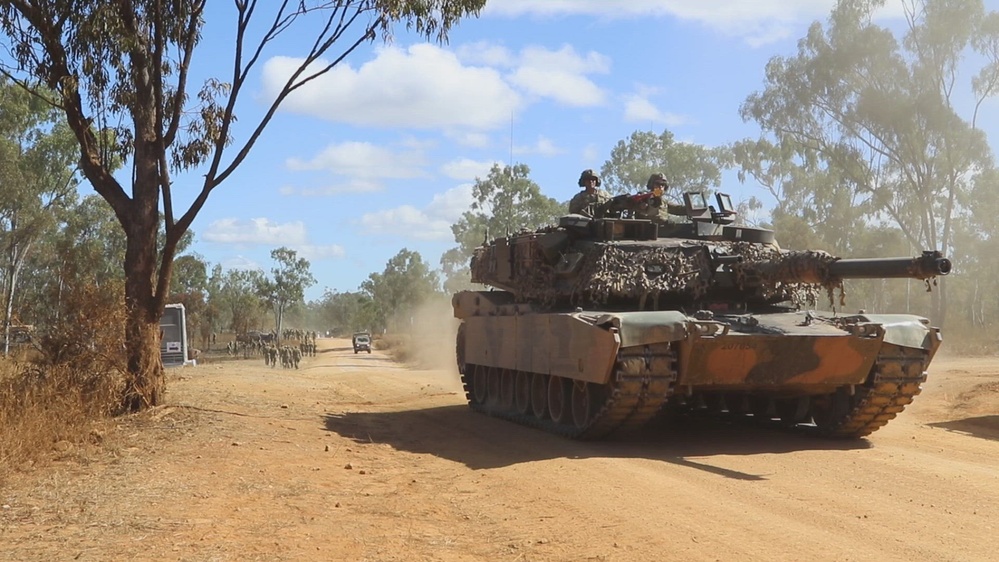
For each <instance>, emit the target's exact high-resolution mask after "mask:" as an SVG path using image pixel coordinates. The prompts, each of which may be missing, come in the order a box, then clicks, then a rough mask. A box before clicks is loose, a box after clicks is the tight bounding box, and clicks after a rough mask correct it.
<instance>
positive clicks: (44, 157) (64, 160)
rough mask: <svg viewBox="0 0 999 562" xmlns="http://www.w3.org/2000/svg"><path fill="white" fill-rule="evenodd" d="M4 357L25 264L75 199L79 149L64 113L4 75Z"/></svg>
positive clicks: (0, 234) (0, 254)
mask: <svg viewBox="0 0 999 562" xmlns="http://www.w3.org/2000/svg"><path fill="white" fill-rule="evenodd" d="M0 107H2V108H3V111H2V112H0V188H2V189H0V269H2V276H0V289H2V290H0V295H2V297H3V301H2V302H3V312H2V315H0V317H2V319H3V324H2V331H0V338H2V340H0V343H2V345H0V352H2V353H3V355H7V353H8V350H9V340H10V328H11V323H12V320H13V319H14V316H15V310H14V301H15V296H16V294H17V290H18V281H19V278H20V275H21V272H22V270H23V267H24V264H25V260H26V258H27V257H28V255H29V253H30V252H31V250H32V248H33V247H34V246H35V245H36V244H37V243H38V241H39V239H40V238H41V237H42V236H43V235H45V234H46V233H50V232H51V231H52V229H53V228H54V227H55V225H56V221H55V218H54V216H55V212H56V211H58V210H59V209H61V208H65V207H66V206H67V205H72V204H73V203H74V202H75V200H76V184H77V174H76V162H75V158H76V156H77V154H78V153H77V151H76V150H75V148H76V144H75V142H73V138H72V135H71V134H70V131H69V129H68V128H67V127H66V126H65V125H64V124H61V123H59V122H58V117H59V113H58V112H57V111H56V110H55V109H53V108H52V107H51V106H49V105H47V104H45V103H44V102H43V101H42V100H41V99H39V98H38V97H36V96H33V95H31V94H30V93H28V92H27V91H25V90H24V89H23V88H20V87H18V86H16V85H15V84H14V83H12V82H11V81H10V80H7V79H6V78H3V77H2V76H0Z"/></svg>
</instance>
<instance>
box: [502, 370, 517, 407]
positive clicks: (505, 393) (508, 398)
mask: <svg viewBox="0 0 999 562" xmlns="http://www.w3.org/2000/svg"><path fill="white" fill-rule="evenodd" d="M515 376H516V371H514V370H512V369H503V370H502V371H500V388H499V403H500V406H501V407H502V408H503V409H504V410H510V409H512V408H513V397H514V383H515V382H516V379H515V378H514V377H515Z"/></svg>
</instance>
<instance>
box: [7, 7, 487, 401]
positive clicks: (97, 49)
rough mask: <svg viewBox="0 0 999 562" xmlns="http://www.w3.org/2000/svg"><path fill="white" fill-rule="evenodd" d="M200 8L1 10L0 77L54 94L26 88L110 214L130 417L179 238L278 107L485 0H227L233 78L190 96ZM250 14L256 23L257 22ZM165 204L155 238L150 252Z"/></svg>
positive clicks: (143, 396)
mask: <svg viewBox="0 0 999 562" xmlns="http://www.w3.org/2000/svg"><path fill="white" fill-rule="evenodd" d="M206 4H207V2H206V0H177V1H173V2H159V1H157V2H150V1H148V0H121V1H117V2H113V3H107V2H52V1H50V0H23V1H18V2H5V3H0V34H2V35H3V39H4V41H3V43H4V45H5V46H6V47H7V49H6V52H7V55H8V56H7V57H4V58H3V59H2V60H0V73H2V74H6V75H8V76H11V77H14V78H15V80H17V81H18V82H19V83H20V84H22V85H23V86H25V87H26V88H32V87H37V86H39V85H44V86H46V87H47V88H48V89H49V90H50V91H43V90H41V89H40V88H36V93H38V95H40V96H44V97H47V99H48V100H49V102H50V103H51V105H52V106H53V107H58V108H60V109H61V110H62V113H63V116H64V118H65V120H66V123H67V124H68V126H69V129H71V130H72V132H73V136H74V137H75V141H76V143H77V146H78V149H79V151H78V153H77V154H78V156H79V159H78V161H79V162H80V167H81V171H82V173H83V175H84V176H85V177H86V178H87V180H89V181H90V183H91V185H92V186H93V187H94V189H95V190H96V191H97V193H98V194H100V196H101V197H103V198H104V200H105V201H107V203H108V204H109V205H110V206H111V208H112V209H114V213H115V216H117V217H118V220H119V221H120V222H121V226H122V229H123V231H124V232H125V243H126V252H125V259H124V262H123V265H124V272H125V280H126V282H125V285H124V293H125V301H126V310H127V311H128V313H129V316H128V319H127V323H126V324H127V325H126V327H125V333H126V334H128V337H127V338H126V346H125V347H126V354H127V355H128V370H129V373H130V374H131V375H132V376H133V378H134V381H133V385H132V388H133V389H134V394H133V395H131V396H129V397H128V400H129V402H130V407H131V408H133V409H138V408H141V407H144V406H150V405H155V404H157V403H158V402H159V401H160V397H161V396H162V394H163V392H162V391H163V389H164V386H165V385H164V377H163V372H162V367H161V366H160V365H159V361H158V357H155V356H153V354H155V353H157V349H158V346H157V345H156V342H155V341H152V340H153V339H154V338H155V334H156V333H157V330H156V325H155V323H156V322H158V319H159V318H160V315H161V314H162V311H163V306H164V304H165V303H166V299H167V297H168V294H169V282H170V277H171V270H172V267H173V260H174V257H175V256H176V255H178V250H179V246H180V244H181V241H182V239H183V237H184V236H185V234H186V233H187V231H188V229H189V228H190V226H191V224H192V222H193V221H194V218H195V217H196V216H197V214H198V213H199V212H200V211H201V209H202V207H203V206H204V204H205V202H206V201H207V200H208V197H209V195H210V193H211V192H212V190H214V189H215V188H216V187H218V186H219V185H220V184H221V183H222V182H224V181H225V180H226V179H227V178H228V177H229V176H230V175H231V174H232V173H233V171H235V169H236V168H237V167H238V166H239V165H240V164H241V163H242V162H243V161H244V160H245V159H246V158H247V156H248V155H249V153H250V151H251V149H252V148H253V146H254V145H255V143H256V141H257V140H258V139H259V138H260V135H261V134H262V133H263V131H264V129H265V128H266V126H267V125H268V123H269V122H270V119H271V117H272V116H273V115H274V113H275V112H276V111H277V109H278V108H279V106H280V105H281V104H282V103H283V102H284V100H285V99H286V98H287V97H288V96H289V95H290V94H291V93H292V92H293V91H294V90H296V89H298V88H299V87H301V86H302V85H304V84H306V83H307V82H308V81H310V80H312V79H314V78H316V77H317V76H319V75H321V74H324V73H326V72H328V71H329V70H331V69H332V68H333V67H334V66H335V65H337V64H338V63H339V62H340V61H342V60H344V58H346V57H347V56H348V55H349V54H350V53H351V52H353V51H354V50H355V49H356V48H357V47H358V46H360V45H362V44H366V43H370V42H372V41H374V40H375V38H376V37H378V36H379V35H381V36H382V37H384V38H386V39H387V38H389V37H390V36H391V32H392V29H393V26H394V25H396V24H399V23H402V24H404V25H406V26H407V27H411V28H414V29H415V30H416V32H417V33H419V34H421V35H423V36H425V37H427V38H428V39H430V38H432V39H435V40H437V41H438V42H444V41H446V40H447V36H448V32H449V31H450V29H451V28H452V26H453V25H455V24H456V23H457V22H458V21H459V20H460V19H461V18H463V17H466V16H474V15H476V14H478V11H479V10H480V9H481V8H482V6H483V5H484V4H485V0H345V1H342V2H325V1H318V0H317V1H301V2H280V3H268V4H267V5H268V7H270V8H271V10H270V12H271V13H270V14H262V15H258V14H259V11H263V8H261V7H260V6H258V3H257V2H235V3H234V5H233V11H234V14H233V15H234V19H235V31H234V34H235V37H236V42H235V43H236V44H235V45H234V51H233V63H232V64H231V65H228V68H231V69H232V74H231V75H230V76H228V77H224V78H217V77H208V78H206V79H205V81H204V83H203V84H202V86H201V88H200V90H199V92H198V93H197V94H196V95H191V93H190V92H188V84H189V82H190V79H191V76H190V73H189V71H190V64H191V60H192V59H193V57H194V53H195V50H196V48H197V46H198V44H199V42H200V39H201V33H202V28H203V25H204V10H205V6H206ZM258 8H260V10H258ZM255 15H257V16H258V18H263V21H262V25H258V24H257V18H254V17H253V16H255ZM303 28H304V29H303ZM296 33H298V34H299V37H302V38H303V43H302V44H303V45H304V50H305V54H304V56H303V57H302V58H301V65H300V66H299V67H298V68H297V69H296V70H295V71H293V72H292V75H291V76H290V77H289V78H288V81H287V82H286V83H285V85H284V87H283V88H282V89H281V91H280V92H278V93H277V95H276V96H275V98H274V99H273V101H272V102H271V103H270V105H269V106H268V107H267V108H266V109H265V111H264V112H263V114H262V117H261V118H260V120H259V121H258V122H257V123H256V124H253V123H250V124H249V128H248V129H246V130H249V131H250V133H249V136H248V137H247V139H246V140H245V142H243V143H242V144H241V145H239V146H236V147H234V146H233V145H234V144H235V143H234V140H235V139H234V138H233V136H232V124H233V122H234V120H235V118H236V117H235V115H236V107H237V101H238V99H239V97H240V94H241V93H242V92H243V86H244V85H245V84H246V81H247V79H248V78H249V77H250V76H255V75H256V72H255V70H256V69H255V66H256V64H257V63H259V62H260V61H261V60H266V59H267V58H268V56H269V51H268V47H273V46H274V45H275V44H277V43H281V44H282V45H283V47H282V48H285V47H287V43H284V42H281V41H278V38H279V37H280V36H282V35H283V36H285V37H288V36H291V37H295V34H296ZM334 47H336V48H334ZM341 47H342V49H341ZM338 51H339V52H338ZM282 54H288V53H287V52H284V53H282ZM328 61H333V62H328ZM223 67H226V65H223ZM194 87H197V86H194ZM230 149H231V150H230ZM125 159H128V160H130V162H131V163H132V174H130V176H129V178H130V180H131V186H123V185H122V184H121V183H119V180H118V179H117V178H116V177H115V176H114V174H113V172H114V169H115V168H116V166H117V163H118V162H120V161H123V160H125ZM202 165H203V166H205V167H206V169H205V171H204V173H203V174H201V177H203V183H202V185H201V190H200V192H199V193H198V194H197V195H196V196H195V197H194V199H193V202H192V203H191V205H190V207H189V208H188V209H187V210H186V211H185V210H182V209H178V210H177V211H178V212H175V209H174V201H173V193H172V183H173V181H172V178H171V174H172V173H174V172H176V171H178V170H186V169H190V168H193V167H197V166H202ZM126 187H128V188H130V189H126ZM161 209H162V220H163V224H164V226H165V229H164V237H163V240H162V243H161V244H159V245H158V244H157V236H158V234H159V227H160V220H161V215H160V210H161ZM280 321H281V319H280V311H279V314H278V324H279V325H280Z"/></svg>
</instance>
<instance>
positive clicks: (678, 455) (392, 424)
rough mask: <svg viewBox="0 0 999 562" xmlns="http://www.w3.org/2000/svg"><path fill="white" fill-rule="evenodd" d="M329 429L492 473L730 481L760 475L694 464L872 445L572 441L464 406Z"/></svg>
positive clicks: (688, 428) (732, 427) (366, 417)
mask: <svg viewBox="0 0 999 562" xmlns="http://www.w3.org/2000/svg"><path fill="white" fill-rule="evenodd" d="M324 427H325V429H327V430H328V431H333V432H336V433H338V434H340V435H341V436H343V437H347V438H349V439H353V440H354V441H356V442H358V443H364V444H367V443H386V444H389V445H391V446H392V447H394V448H396V449H399V450H404V451H409V452H412V453H418V454H430V455H435V456H438V457H441V458H446V459H449V460H451V461H454V462H459V463H461V464H464V465H465V466H467V467H469V468H471V469H475V470H477V469H489V468H498V467H503V466H509V465H514V464H518V463H526V462H534V461H539V460H548V459H553V458H590V457H602V458H639V459H649V460H658V461H662V462H667V463H672V464H677V465H683V466H688V467H691V468H696V469H700V470H707V471H710V472H714V473H717V474H720V475H722V476H725V477H728V478H736V479H742V480H758V479H762V477H760V476H756V475H751V474H744V473H741V472H735V471H727V470H724V469H720V468H718V467H713V466H709V465H706V464H701V463H698V462H695V461H692V460H690V459H691V458H699V457H712V456H715V455H736V456H741V455H756V454H782V453H791V452H795V451H802V450H838V451H843V450H856V449H867V448H870V447H871V446H872V445H871V443H870V442H868V441H866V440H849V441H843V440H828V439H821V438H817V437H813V436H808V435H807V434H805V433H803V432H802V431H798V430H776V429H771V428H764V427H755V426H752V425H751V424H748V423H743V422H733V421H729V420H714V419H685V418H681V419H679V420H675V421H672V422H656V423H655V424H653V425H652V426H650V427H647V428H645V429H644V430H643V431H641V432H639V433H637V434H635V435H627V436H619V437H616V438H611V439H609V440H606V441H573V440H569V439H564V438H561V437H558V436H555V435H550V434H548V433H544V432H542V431H540V430H537V429H532V428H528V427H522V426H519V425H516V424H514V423H511V422H507V421H503V420H499V419H496V418H490V417H488V416H484V415H481V414H477V413H474V412H472V411H470V410H469V409H468V408H467V407H465V406H457V405H455V406H441V407H435V408H427V409H421V410H405V411H398V412H345V413H335V414H334V413H328V414H326V416H325V418H324Z"/></svg>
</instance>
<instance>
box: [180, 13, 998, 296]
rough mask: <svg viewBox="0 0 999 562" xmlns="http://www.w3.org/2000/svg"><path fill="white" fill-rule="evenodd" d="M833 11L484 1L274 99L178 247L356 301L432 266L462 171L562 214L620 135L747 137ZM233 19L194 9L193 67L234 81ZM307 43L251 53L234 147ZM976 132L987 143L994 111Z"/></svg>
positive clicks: (188, 194) (454, 211) (699, 140)
mask: <svg viewBox="0 0 999 562" xmlns="http://www.w3.org/2000/svg"><path fill="white" fill-rule="evenodd" d="M223 4H224V3H215V4H213V6H212V8H213V9H220V6H222V5H223ZM261 4H263V5H265V6H268V5H269V3H268V2H262V3H261ZM986 4H987V5H988V6H990V8H991V9H996V7H994V6H991V2H987V3H986ZM833 5H834V0H799V1H797V2H793V3H790V2H784V1H782V0H755V1H739V0H701V1H699V2H696V3H695V2H689V1H687V0H629V1H627V2H609V1H599V0H489V2H488V4H487V6H486V9H485V10H484V11H483V13H482V15H481V16H480V17H479V18H478V19H470V20H466V21H464V22H462V23H461V24H460V25H459V26H458V27H457V28H456V29H454V30H453V31H452V33H451V35H450V42H449V44H447V45H445V46H438V45H435V44H429V43H425V42H422V41H420V40H418V39H416V38H414V37H413V36H411V35H407V34H406V33H404V32H403V31H402V30H399V31H398V33H397V34H396V36H395V37H394V40H393V41H392V42H391V43H390V44H387V45H386V44H384V43H382V42H381V41H377V42H376V43H374V44H372V45H370V46H362V47H361V48H359V49H358V50H357V51H355V52H354V54H353V55H352V56H350V57H349V58H348V59H346V60H345V61H344V62H343V63H341V65H339V66H338V67H337V68H335V69H334V70H333V71H332V72H331V73H329V74H328V75H326V76H325V77H323V78H321V79H319V80H316V81H315V82H314V84H313V85H312V86H311V87H308V88H305V89H303V91H301V92H300V93H299V94H297V95H293V96H292V97H291V98H289V99H288V100H286V102H285V104H284V105H283V107H282V109H281V110H280V111H279V112H278V113H277V114H276V115H275V116H274V119H273V120H272V122H271V123H270V125H269V127H268V129H267V130H266V131H265V132H264V135H263V137H262V139H261V140H260V141H259V142H258V143H257V145H256V146H255V147H254V149H253V151H252V152H251V154H250V156H249V158H248V159H247V160H246V161H245V162H244V163H243V164H242V166H241V167H240V168H239V169H238V170H237V172H236V173H234V174H233V175H232V176H231V177H230V178H229V179H228V180H227V181H226V182H225V183H223V184H222V185H221V186H219V187H218V188H216V190H215V191H214V192H213V193H212V195H211V197H210V198H209V200H208V203H207V204H206V205H205V207H204V209H203V210H202V211H201V213H200V214H199V215H198V218H197V219H196V220H195V222H194V225H193V227H192V228H193V230H194V231H195V235H196V241H195V243H194V246H193V248H191V250H189V251H193V252H196V253H198V254H200V255H201V256H202V257H203V258H204V259H206V260H207V261H208V262H210V263H211V264H221V265H222V266H223V267H224V268H261V269H263V270H265V271H269V270H270V268H271V266H272V265H273V264H272V262H271V259H270V251H271V250H272V249H274V248H278V247H281V246H285V247H289V248H292V249H294V250H296V251H297V252H298V254H299V255H300V256H301V257H305V258H306V259H308V260H309V261H310V262H311V269H312V273H313V275H314V276H315V277H316V279H317V284H316V285H315V286H314V287H312V288H311V289H309V290H308V291H307V293H306V298H307V299H308V300H315V299H319V298H320V297H321V296H322V294H323V292H324V291H325V290H326V289H327V288H329V289H334V290H338V291H353V290H357V288H358V286H359V285H360V283H361V282H362V281H363V280H364V279H366V278H367V277H368V275H369V274H370V273H372V272H376V271H378V272H380V271H382V270H383V269H384V267H385V263H386V262H387V261H388V260H389V259H390V258H391V257H392V256H394V255H395V254H396V253H398V252H399V251H400V250H401V249H402V248H408V249H410V250H415V251H418V252H419V253H420V254H421V255H422V256H423V258H424V259H425V260H426V261H427V262H428V263H430V265H431V266H432V267H435V268H436V267H439V259H440V256H441V254H442V253H443V252H444V251H445V250H447V249H449V248H451V247H453V246H454V241H453V238H452V236H451V232H450V225H451V224H452V223H454V222H455V221H456V220H457V219H458V217H459V216H460V215H461V213H462V212H463V211H465V210H467V209H468V207H469V204H470V203H471V185H472V183H473V182H474V179H475V177H476V176H484V175H485V174H486V173H487V172H488V170H489V168H490V166H491V165H492V164H493V163H494V162H498V163H500V164H507V163H510V162H511V159H512V161H513V162H515V163H523V164H527V165H528V166H529V167H530V169H531V177H532V179H534V181H536V182H537V183H538V184H539V185H540V186H541V188H542V190H543V191H544V192H545V193H546V194H547V195H549V196H551V197H554V198H555V199H558V200H560V201H564V200H568V199H569V198H570V197H572V195H573V194H574V193H576V192H577V191H578V187H577V186H576V179H577V178H578V176H579V172H580V171H581V170H582V169H584V168H594V169H599V168H600V166H601V165H602V164H603V163H604V162H605V161H606V160H607V159H608V157H609V156H610V151H611V149H612V148H613V146H614V145H615V144H616V143H617V142H618V141H621V140H626V139H627V138H628V137H629V136H630V135H631V134H632V133H633V132H635V131H640V130H641V131H649V130H651V131H654V132H656V133H661V132H662V131H663V130H664V129H669V130H670V131H671V132H673V134H674V135H675V136H676V137H677V139H679V140H682V141H686V142H692V143H696V144H701V145H705V146H717V145H722V144H727V143H730V142H733V141H736V140H739V139H741V138H745V137H755V136H757V134H758V129H757V128H756V127H755V125H754V124H752V123H744V122H743V121H742V120H741V118H740V117H739V115H738V108H739V105H740V104H741V103H742V102H743V100H744V99H745V98H746V96H747V95H749V94H750V93H752V92H753V91H756V90H759V89H761V88H762V86H763V76H764V67H765V65H766V63H767V61H768V60H770V58H771V57H773V56H776V55H793V54H794V53H795V52H796V43H797V41H798V39H799V38H800V37H802V36H803V35H804V34H805V32H806V30H807V28H808V26H809V25H810V24H811V23H812V22H813V21H816V20H823V21H824V20H825V18H826V17H827V16H828V13H829V11H830V10H831V8H832V6H833ZM231 10H232V8H231V7H228V8H222V9H220V11H219V12H212V13H210V14H209V15H208V20H207V24H206V30H205V34H204V37H205V39H204V41H203V43H202V44H201V46H200V47H199V50H198V51H197V52H196V54H195V62H194V67H193V68H194V72H195V73H201V75H202V76H208V75H211V76H217V77H219V78H220V79H225V76H226V75H227V74H230V73H231V64H232V63H231V61H232V54H231V53H232V45H231V41H229V40H228V38H229V36H230V31H229V28H231V27H232V26H233V25H234V24H233V21H234V18H233V16H232V14H231V13H229V12H230V11H231ZM881 14H882V15H881V17H880V21H879V23H882V24H883V25H893V26H896V25H901V24H902V23H903V20H901V19H900V16H901V14H902V10H901V0H889V1H888V2H887V6H886V8H885V9H884V10H883V11H882V13H881ZM261 15H264V14H261ZM303 38H304V36H303ZM307 48H308V43H307V42H305V41H304V40H303V41H302V42H301V43H300V44H297V43H296V41H295V38H293V37H291V38H285V39H284V40H283V41H282V42H281V43H278V44H277V45H276V48H275V49H274V50H272V51H270V52H268V53H266V54H265V58H264V60H263V61H262V64H260V65H258V67H257V70H256V72H255V73H254V74H253V75H252V76H251V79H250V82H249V84H248V86H247V87H248V90H247V91H246V92H244V94H243V96H244V98H243V99H242V102H241V105H240V106H239V108H238V116H239V127H238V128H237V130H236V139H235V140H236V143H235V144H236V146H240V145H241V143H242V141H243V140H245V135H246V134H247V131H248V127H249V126H250V125H251V124H255V123H256V122H257V120H258V119H259V116H260V114H261V112H262V111H263V110H264V108H265V102H266V101H267V100H269V99H271V98H272V97H273V96H272V95H271V93H272V92H273V91H275V88H276V85H275V84H276V83H277V80H279V79H280V78H282V77H284V76H286V73H287V69H288V68H289V67H290V66H291V65H297V61H296V60H295V57H297V56H301V55H302V54H304V53H305V51H306V49H307ZM198 86H199V83H198V81H197V80H196V81H195V82H194V84H193V85H192V93H194V92H196V91H197V89H198ZM972 109H973V108H972V107H970V104H969V107H968V112H967V114H966V116H970V112H971V110H972ZM980 119H981V121H980V124H981V125H982V127H983V129H985V130H986V131H987V132H989V133H990V139H992V140H993V142H995V141H994V139H996V138H997V136H996V135H997V134H999V100H990V101H989V103H988V104H986V106H985V107H984V108H983V109H982V114H981V115H980ZM241 135H242V136H241ZM726 178H727V179H726V184H725V185H723V187H722V190H723V191H727V192H729V193H731V194H732V195H733V199H735V200H736V201H739V200H743V199H747V198H748V197H750V196H754V195H755V196H757V197H760V198H762V199H764V203H771V202H769V201H766V198H765V197H766V195H765V193H764V192H763V191H762V190H760V189H759V188H758V187H755V186H753V185H752V184H745V185H743V184H739V183H738V182H737V181H736V179H735V175H734V173H733V174H728V175H727V176H726ZM175 180H176V181H175V193H176V195H175V197H176V198H177V202H176V203H175V207H176V206H179V205H180V204H182V203H187V202H189V201H190V198H192V197H193V196H194V194H195V193H196V190H197V189H200V185H199V175H198V172H197V170H195V171H194V172H192V173H190V174H187V175H183V176H178V177H177V178H175ZM184 208H186V205H185V207H184Z"/></svg>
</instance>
